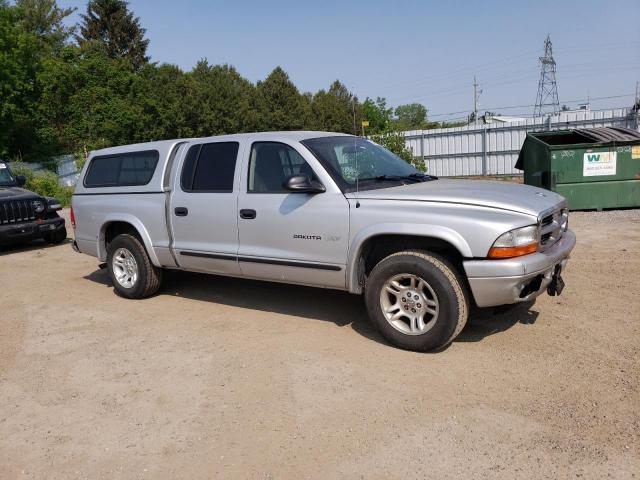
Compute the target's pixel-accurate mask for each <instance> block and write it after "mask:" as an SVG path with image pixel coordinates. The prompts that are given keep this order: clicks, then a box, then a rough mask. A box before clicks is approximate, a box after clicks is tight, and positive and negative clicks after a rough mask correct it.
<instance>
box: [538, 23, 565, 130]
mask: <svg viewBox="0 0 640 480" xmlns="http://www.w3.org/2000/svg"><path fill="white" fill-rule="evenodd" d="M559 111H560V102H559V101H558V85H557V84H556V61H555V60H554V59H553V46H552V45H551V37H550V36H549V35H547V38H546V40H545V41H544V57H540V81H539V82H538V96H537V97H536V107H535V110H534V111H533V115H534V116H536V117H539V116H542V115H550V114H556V113H558V112H559Z"/></svg>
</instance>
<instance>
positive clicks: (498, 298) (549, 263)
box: [464, 230, 576, 307]
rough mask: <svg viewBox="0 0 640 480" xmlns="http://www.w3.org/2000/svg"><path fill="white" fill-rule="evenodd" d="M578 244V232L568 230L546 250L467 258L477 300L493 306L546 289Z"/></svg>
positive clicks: (522, 300) (518, 300)
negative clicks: (494, 257)
mask: <svg viewBox="0 0 640 480" xmlns="http://www.w3.org/2000/svg"><path fill="white" fill-rule="evenodd" d="M575 244H576V236H575V234H574V233H573V232H572V231H571V230H567V231H566V232H565V233H564V235H563V236H562V238H561V239H560V240H558V241H557V242H556V243H555V245H553V246H552V247H551V248H549V249H548V250H546V251H544V252H537V253H532V254H529V255H524V256H522V257H517V258H509V259H506V260H469V261H466V262H464V269H465V272H466V274H467V278H468V280H469V286H470V287H471V292H472V293H473V297H474V299H475V301H476V304H477V305H478V306H479V307H493V306H497V305H508V304H511V303H518V302H524V301H527V300H531V299H533V298H535V297H537V296H538V295H540V294H541V293H542V292H544V291H545V290H546V289H547V287H548V286H549V284H550V283H551V280H552V278H553V275H554V273H555V272H557V273H561V272H562V271H563V270H564V268H565V266H566V264H567V260H568V259H569V256H570V254H571V250H573V247H574V246H575ZM556 267H557V268H556Z"/></svg>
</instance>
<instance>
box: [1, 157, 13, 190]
mask: <svg viewBox="0 0 640 480" xmlns="http://www.w3.org/2000/svg"><path fill="white" fill-rule="evenodd" d="M15 184H16V179H15V178H13V175H11V172H10V171H9V168H8V167H7V165H6V164H4V163H2V162H0V186H3V187H9V186H13V185H15Z"/></svg>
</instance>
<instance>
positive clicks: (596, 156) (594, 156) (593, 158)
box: [587, 154, 600, 162]
mask: <svg viewBox="0 0 640 480" xmlns="http://www.w3.org/2000/svg"><path fill="white" fill-rule="evenodd" d="M587 160H588V161H590V162H599V161H600V154H592V155H587Z"/></svg>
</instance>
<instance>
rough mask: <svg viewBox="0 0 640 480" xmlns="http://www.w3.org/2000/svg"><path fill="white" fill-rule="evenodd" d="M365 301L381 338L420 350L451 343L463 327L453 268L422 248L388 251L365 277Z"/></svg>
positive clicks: (464, 307) (463, 308)
mask: <svg viewBox="0 0 640 480" xmlns="http://www.w3.org/2000/svg"><path fill="white" fill-rule="evenodd" d="M365 302H366V305H367V310H368V312H369V317H370V318H371V320H372V321H373V323H374V324H375V326H376V327H377V329H378V331H379V332H380V333H381V334H382V336H384V337H385V338H386V339H387V340H388V341H389V342H391V343H393V344H394V345H397V346H399V347H401V348H404V349H407V350H415V351H421V352H425V351H433V350H439V349H442V348H444V347H445V346H447V345H448V344H449V343H451V342H452V341H453V339H454V338H455V337H456V336H457V335H458V334H459V333H460V332H461V331H462V329H463V328H464V325H465V323H466V321H467V315H468V310H469V305H468V300H467V296H466V294H465V290H464V287H463V283H462V281H461V280H460V278H459V277H458V274H457V272H456V269H455V268H454V267H453V266H452V265H451V264H450V263H449V262H448V261H447V260H446V259H444V258H442V257H440V256H438V255H435V254H432V253H428V252H424V251H403V252H398V253H394V254H393V255H390V256H388V257H386V258H385V259H383V260H382V261H381V262H380V263H378V264H377V265H376V266H375V267H374V268H373V270H372V271H371V274H370V275H369V278H368V279H367V284H366V289H365Z"/></svg>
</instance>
